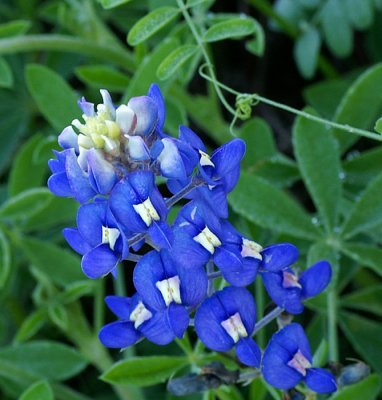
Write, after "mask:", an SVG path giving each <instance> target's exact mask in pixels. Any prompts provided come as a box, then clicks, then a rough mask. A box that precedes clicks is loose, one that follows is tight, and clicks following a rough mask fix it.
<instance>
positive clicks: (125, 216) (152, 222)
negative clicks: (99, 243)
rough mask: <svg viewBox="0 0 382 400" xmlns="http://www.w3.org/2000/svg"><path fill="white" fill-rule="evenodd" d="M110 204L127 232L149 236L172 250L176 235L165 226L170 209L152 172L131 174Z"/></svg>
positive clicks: (112, 193) (124, 179) (117, 190)
mask: <svg viewBox="0 0 382 400" xmlns="http://www.w3.org/2000/svg"><path fill="white" fill-rule="evenodd" d="M109 204H110V209H111V211H112V213H113V215H114V217H115V219H116V220H117V221H118V223H119V224H121V225H122V226H123V228H124V229H126V230H128V231H131V232H133V233H145V232H148V234H149V235H150V238H151V239H152V240H153V242H155V243H156V244H157V245H158V246H160V247H165V248H168V247H170V246H171V243H172V240H173V233H172V230H171V229H170V227H169V226H168V224H167V223H166V222H165V221H166V218H167V213H168V210H167V206H166V203H165V201H164V200H163V197H162V195H161V194H160V192H159V190H158V188H157V187H156V185H155V177H154V174H153V173H152V172H151V171H136V172H131V173H129V174H128V175H127V176H126V177H125V178H123V179H122V180H120V181H119V182H118V184H117V185H116V186H115V187H114V189H113V191H112V192H111V194H110V199H109Z"/></svg>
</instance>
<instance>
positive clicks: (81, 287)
mask: <svg viewBox="0 0 382 400" xmlns="http://www.w3.org/2000/svg"><path fill="white" fill-rule="evenodd" d="M95 283H96V282H95V281H91V280H87V281H78V282H74V283H72V284H70V285H67V286H66V287H65V291H64V293H63V294H62V302H63V303H64V304H69V303H72V302H73V301H76V300H78V299H80V298H81V297H83V296H87V295H90V294H92V293H94V289H95V286H96V285H95Z"/></svg>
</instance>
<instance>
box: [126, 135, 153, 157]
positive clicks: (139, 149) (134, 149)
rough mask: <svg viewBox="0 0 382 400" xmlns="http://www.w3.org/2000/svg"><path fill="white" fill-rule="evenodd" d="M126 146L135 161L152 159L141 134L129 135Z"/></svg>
mask: <svg viewBox="0 0 382 400" xmlns="http://www.w3.org/2000/svg"><path fill="white" fill-rule="evenodd" d="M127 139H128V142H127V144H126V148H127V150H128V152H129V154H130V157H131V158H132V160H134V161H145V160H149V159H150V154H149V150H148V148H147V146H146V143H145V141H144V140H143V139H142V137H141V136H129V137H128V138H127Z"/></svg>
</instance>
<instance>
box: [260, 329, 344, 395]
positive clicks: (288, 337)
mask: <svg viewBox="0 0 382 400" xmlns="http://www.w3.org/2000/svg"><path fill="white" fill-rule="evenodd" d="M262 373H263V376H264V379H265V380H266V382H268V383H269V384H270V385H272V386H274V387H276V388H279V389H284V390H286V389H291V388H293V387H295V386H296V385H298V384H299V383H300V382H301V381H302V380H304V381H305V383H306V384H307V385H308V387H309V388H310V389H311V390H313V391H315V392H318V393H331V392H334V391H335V390H337V386H336V381H335V378H334V376H333V375H332V374H331V373H329V372H327V371H326V370H324V369H322V368H313V367H312V355H311V351H310V346H309V342H308V339H307V338H306V336H305V333H304V330H303V329H302V327H301V326H300V325H299V324H296V323H293V324H290V325H287V326H286V327H285V328H283V329H282V330H280V331H279V332H277V333H276V334H274V335H273V337H272V339H271V341H270V342H269V344H268V346H267V348H266V349H265V351H264V356H263V361H262Z"/></svg>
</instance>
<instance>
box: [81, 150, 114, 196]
mask: <svg viewBox="0 0 382 400" xmlns="http://www.w3.org/2000/svg"><path fill="white" fill-rule="evenodd" d="M87 159H88V171H89V181H90V183H91V185H92V187H93V189H94V190H95V191H96V192H97V193H100V194H104V195H105V194H108V193H109V192H110V191H111V190H112V189H113V187H114V185H115V184H116V182H117V175H116V173H115V171H114V168H113V166H112V165H111V164H110V163H109V162H107V161H106V160H105V159H104V157H103V156H102V153H101V152H99V151H98V150H96V149H90V150H89V151H88V153H87Z"/></svg>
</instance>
